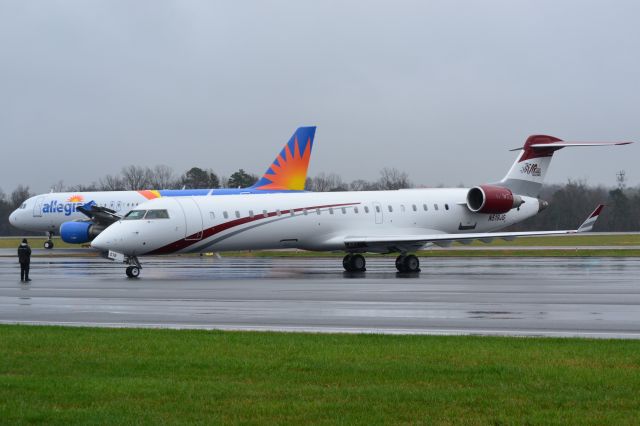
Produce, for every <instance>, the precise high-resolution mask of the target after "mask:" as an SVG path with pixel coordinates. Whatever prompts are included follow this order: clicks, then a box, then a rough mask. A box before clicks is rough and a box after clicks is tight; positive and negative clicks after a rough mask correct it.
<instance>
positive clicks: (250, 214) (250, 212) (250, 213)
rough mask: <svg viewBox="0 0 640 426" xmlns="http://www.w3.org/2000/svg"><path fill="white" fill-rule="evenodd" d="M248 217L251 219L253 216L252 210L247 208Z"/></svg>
mask: <svg viewBox="0 0 640 426" xmlns="http://www.w3.org/2000/svg"><path fill="white" fill-rule="evenodd" d="M249 217H250V218H251V219H253V217H254V216H253V210H249Z"/></svg>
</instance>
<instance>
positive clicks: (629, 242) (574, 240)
mask: <svg viewBox="0 0 640 426" xmlns="http://www.w3.org/2000/svg"><path fill="white" fill-rule="evenodd" d="M45 240H46V238H44V237H29V243H30V245H31V247H32V248H41V247H42V243H44V241H45ZM20 241H21V238H3V239H0V248H14V247H17V246H18V245H19V244H20ZM54 244H55V248H80V247H81V246H79V245H76V244H67V243H65V242H63V241H62V240H60V238H54ZM471 246H473V247H505V249H504V250H455V251H447V250H441V249H438V248H435V249H433V250H425V251H421V252H419V253H418V254H419V255H420V256H422V257H499V256H513V257H585V256H589V257H593V256H597V257H602V256H608V257H638V256H640V250H636V249H622V248H623V247H624V246H640V234H614V235H593V234H584V235H568V236H565V237H557V236H549V237H535V238H518V239H516V240H514V241H503V240H496V241H494V242H492V243H490V244H484V243H482V242H480V241H474V242H473V243H472V244H471ZM531 246H549V247H558V249H557V250H554V249H549V250H540V251H537V250H536V251H531V250H518V249H517V247H523V248H526V247H531ZM589 246H612V247H621V249H620V250H616V249H615V248H613V249H591V248H589ZM454 247H464V246H463V245H462V244H459V243H455V244H454ZM512 247H515V249H513V248H512ZM561 247H578V248H577V249H576V250H566V249H564V250H562V249H560V248H561ZM581 247H584V248H583V249H581ZM87 253H93V252H92V251H91V250H87ZM46 255H47V256H54V255H56V252H55V249H54V250H53V251H51V252H47V253H46ZM222 255H223V256H226V257H342V256H343V255H344V253H337V252H336V253H330V252H310V251H296V250H285V251H277V250H275V251H274V250H271V251H270V250H263V251H234V252H224V253H222ZM369 256H375V255H372V254H369Z"/></svg>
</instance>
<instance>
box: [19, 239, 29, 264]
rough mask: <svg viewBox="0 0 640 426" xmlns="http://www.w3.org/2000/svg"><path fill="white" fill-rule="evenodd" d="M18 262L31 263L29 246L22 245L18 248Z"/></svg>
mask: <svg viewBox="0 0 640 426" xmlns="http://www.w3.org/2000/svg"><path fill="white" fill-rule="evenodd" d="M18 261H19V262H20V263H29V262H30V261H31V247H29V245H28V244H25V243H22V244H20V247H18Z"/></svg>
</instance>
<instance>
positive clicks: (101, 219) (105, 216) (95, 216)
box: [76, 201, 122, 227]
mask: <svg viewBox="0 0 640 426" xmlns="http://www.w3.org/2000/svg"><path fill="white" fill-rule="evenodd" d="M76 210H77V211H79V212H80V213H82V214H84V215H85V216H87V217H88V218H89V219H90V220H91V222H93V223H95V224H96V225H100V226H104V227H107V226H109V225H111V224H112V223H114V222H117V221H119V220H120V219H122V217H121V216H120V215H118V214H116V212H115V210H111V209H108V208H106V207H100V206H98V205H97V204H96V203H95V201H89V202H88V203H87V204H84V205H82V206H78V207H77V208H76Z"/></svg>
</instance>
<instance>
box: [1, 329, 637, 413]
mask: <svg viewBox="0 0 640 426" xmlns="http://www.w3.org/2000/svg"><path fill="white" fill-rule="evenodd" d="M0 342H2V344H1V345H0V423H11V424H26V423H45V424H64V425H68V424H87V423H91V424H102V423H110V424H114V423H115V424H132V423H136V424H139V423H140V424H165V423H178V424H181V423H207V424H210V423H248V424H274V423H278V424H283V423H287V424H288V423H298V424H302V423H304V424H335V423H341V424H397V423H405V424H407V423H428V424H452V423H456V424H460V423H461V424H581V425H590V424H634V423H636V422H637V421H638V407H640V392H638V391H639V390H640V342H639V341H625V340H588V339H551V338H499V337H469V336H463V337H456V336H451V337H442V336H384V335H331V334H296V333H249V332H218V331H194V330H182V331H178V330H151V329H91V328H63V327H34V326H0Z"/></svg>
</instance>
